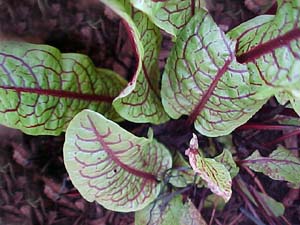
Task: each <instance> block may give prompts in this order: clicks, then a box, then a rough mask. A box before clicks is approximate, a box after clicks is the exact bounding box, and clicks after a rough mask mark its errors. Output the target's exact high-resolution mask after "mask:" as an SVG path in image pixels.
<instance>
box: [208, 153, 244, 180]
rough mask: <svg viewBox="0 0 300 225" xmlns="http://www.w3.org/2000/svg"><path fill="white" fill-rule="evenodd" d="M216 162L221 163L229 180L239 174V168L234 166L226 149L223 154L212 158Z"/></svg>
mask: <svg viewBox="0 0 300 225" xmlns="http://www.w3.org/2000/svg"><path fill="white" fill-rule="evenodd" d="M214 159H215V160H216V161H217V162H220V163H222V164H223V165H224V166H225V167H226V169H227V170H228V171H229V173H230V176H231V178H234V177H235V176H236V175H237V174H238V173H239V167H238V166H237V165H236V163H235V161H234V160H233V158H232V154H231V152H230V151H229V150H228V149H224V150H223V152H222V153H221V154H220V155H218V156H216V157H215V158H214Z"/></svg>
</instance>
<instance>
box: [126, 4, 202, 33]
mask: <svg viewBox="0 0 300 225" xmlns="http://www.w3.org/2000/svg"><path fill="white" fill-rule="evenodd" d="M131 3H132V4H133V6H134V7H135V8H137V9H139V10H141V11H143V12H144V13H145V14H147V15H148V16H149V18H150V19H151V20H152V21H153V22H154V23H155V25H157V26H158V27H160V28H161V29H163V30H164V31H166V32H167V33H169V34H171V35H173V36H176V35H177V33H178V32H179V31H180V30H181V29H182V28H183V27H184V26H185V25H186V24H187V23H188V22H189V20H190V19H191V17H193V16H194V14H195V12H197V11H199V10H200V9H201V8H205V5H206V4H205V1H204V0H196V1H193V0H181V1H178V0H166V1H153V0H131Z"/></svg>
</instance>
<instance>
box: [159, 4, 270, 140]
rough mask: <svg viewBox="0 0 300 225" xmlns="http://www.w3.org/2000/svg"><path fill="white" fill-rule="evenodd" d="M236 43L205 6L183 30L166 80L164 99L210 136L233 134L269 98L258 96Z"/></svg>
mask: <svg viewBox="0 0 300 225" xmlns="http://www.w3.org/2000/svg"><path fill="white" fill-rule="evenodd" d="M234 54H235V43H234V42H232V41H231V40H229V39H228V38H227V37H226V36H225V34H224V33H223V31H222V30H221V29H220V28H219V27H218V26H217V25H216V24H215V22H214V21H213V19H212V17H211V16H210V15H209V14H208V13H207V12H205V11H204V10H201V12H200V13H197V14H196V15H195V16H194V17H193V18H192V19H191V20H190V22H189V23H188V24H187V26H186V27H185V28H184V29H183V30H182V31H181V32H180V34H179V36H178V39H177V42H176V43H175V46H174V48H173V49H172V51H171V54H170V56H169V58H168V61H167V64H166V67H165V72H164V74H163V78H162V91H161V95H162V102H163V106H164V108H165V110H166V112H167V113H168V114H169V115H170V116H171V117H172V118H173V119H177V118H179V117H180V116H181V115H190V116H189V120H188V121H189V122H190V123H194V124H195V128H196V129H197V130H198V131H199V132H200V133H201V134H203V135H206V136H220V135H226V134H229V133H231V132H232V130H234V129H235V128H236V127H238V126H240V125H241V124H243V123H245V122H246V121H247V120H248V119H249V118H251V117H252V115H254V113H255V112H257V111H258V110H259V109H260V108H261V106H262V105H263V104H264V103H265V102H266V100H267V99H263V100H257V99H254V98H253V96H254V95H255V93H256V89H257V86H256V85H255V82H254V81H253V79H254V80H255V79H257V77H254V76H252V75H251V76H250V74H249V72H248V70H247V67H246V66H245V65H242V64H239V63H238V62H237V61H236V59H235V55H234Z"/></svg>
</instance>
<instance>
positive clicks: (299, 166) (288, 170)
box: [242, 146, 300, 185]
mask: <svg viewBox="0 0 300 225" xmlns="http://www.w3.org/2000/svg"><path fill="white" fill-rule="evenodd" d="M242 162H243V165H246V166H248V167H249V168H251V169H252V170H254V171H256V172H261V173H263V174H265V175H267V176H269V177H270V178H272V179H274V180H284V181H288V182H290V183H292V184H295V185H299V184H300V176H299V174H300V160H299V158H297V157H295V156H294V155H293V154H292V153H291V151H289V150H287V149H285V148H284V147H283V146H279V147H278V148H277V149H276V150H275V151H273V152H272V153H271V154H270V155H269V156H268V157H263V156H261V155H260V153H259V151H255V152H254V153H253V154H252V155H251V156H249V157H248V158H247V159H245V160H243V161H242Z"/></svg>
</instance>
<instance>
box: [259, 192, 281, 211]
mask: <svg viewBox="0 0 300 225" xmlns="http://www.w3.org/2000/svg"><path fill="white" fill-rule="evenodd" d="M257 194H258V195H259V196H260V198H262V200H263V201H264V202H265V203H266V205H267V207H268V209H266V211H267V213H268V214H269V215H270V216H271V213H269V212H268V211H271V212H272V214H274V215H275V216H276V217H279V216H283V214H284V205H283V204H282V203H281V202H277V201H276V200H275V199H273V198H271V197H270V196H269V195H266V194H264V193H260V192H257Z"/></svg>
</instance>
